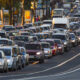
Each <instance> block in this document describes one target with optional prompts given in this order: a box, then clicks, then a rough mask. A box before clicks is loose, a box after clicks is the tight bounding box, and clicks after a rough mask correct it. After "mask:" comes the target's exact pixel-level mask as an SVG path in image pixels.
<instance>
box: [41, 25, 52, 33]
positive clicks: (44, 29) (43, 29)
mask: <svg viewBox="0 0 80 80" xmlns="http://www.w3.org/2000/svg"><path fill="white" fill-rule="evenodd" d="M50 29H51V26H50V25H49V24H47V25H46V24H45V25H41V26H40V32H45V31H49V30H50Z"/></svg>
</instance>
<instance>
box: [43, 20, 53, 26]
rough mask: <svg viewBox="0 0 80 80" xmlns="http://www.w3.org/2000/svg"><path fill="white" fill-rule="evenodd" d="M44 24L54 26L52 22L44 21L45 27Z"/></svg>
mask: <svg viewBox="0 0 80 80" xmlns="http://www.w3.org/2000/svg"><path fill="white" fill-rule="evenodd" d="M44 24H46V25H47V24H48V25H52V20H43V25H44Z"/></svg>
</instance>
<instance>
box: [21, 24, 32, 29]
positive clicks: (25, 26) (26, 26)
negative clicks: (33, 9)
mask: <svg viewBox="0 0 80 80" xmlns="http://www.w3.org/2000/svg"><path fill="white" fill-rule="evenodd" d="M32 26H33V23H29V24H24V26H23V27H24V28H29V27H32Z"/></svg>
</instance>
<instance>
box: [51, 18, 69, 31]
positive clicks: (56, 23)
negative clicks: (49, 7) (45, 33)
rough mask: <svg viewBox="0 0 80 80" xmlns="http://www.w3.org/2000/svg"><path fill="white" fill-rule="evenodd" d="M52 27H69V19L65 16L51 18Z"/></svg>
mask: <svg viewBox="0 0 80 80" xmlns="http://www.w3.org/2000/svg"><path fill="white" fill-rule="evenodd" d="M52 28H63V29H69V19H68V18H66V17H64V18H53V20H52Z"/></svg>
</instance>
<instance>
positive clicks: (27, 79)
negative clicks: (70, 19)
mask: <svg viewBox="0 0 80 80" xmlns="http://www.w3.org/2000/svg"><path fill="white" fill-rule="evenodd" d="M79 70H80V68H78V69H75V70H73V71H69V72H64V73H59V74H56V75H47V76H38V77H31V78H23V79H11V80H31V79H40V78H47V77H59V76H65V75H68V74H71V73H74V72H76V71H79Z"/></svg>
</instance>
